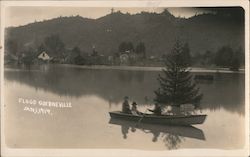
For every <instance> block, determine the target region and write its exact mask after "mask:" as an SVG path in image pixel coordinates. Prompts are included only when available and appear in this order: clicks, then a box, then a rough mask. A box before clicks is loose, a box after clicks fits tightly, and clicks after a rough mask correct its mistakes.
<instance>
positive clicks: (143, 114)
mask: <svg viewBox="0 0 250 157" xmlns="http://www.w3.org/2000/svg"><path fill="white" fill-rule="evenodd" d="M147 111H148V109H146V111H145V112H144V113H142V117H141V118H140V119H139V121H138V122H137V123H136V124H135V126H136V127H137V126H138V125H139V124H140V123H141V121H142V119H143V118H144V116H145V114H146V112H147Z"/></svg>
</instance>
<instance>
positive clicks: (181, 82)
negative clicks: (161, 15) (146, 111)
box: [155, 41, 202, 107]
mask: <svg viewBox="0 0 250 157" xmlns="http://www.w3.org/2000/svg"><path fill="white" fill-rule="evenodd" d="M186 49H187V48H184V47H183V46H182V45H181V43H180V42H179V41H177V42H176V43H175V45H174V47H173V49H172V52H171V53H170V54H169V55H167V56H166V57H165V58H164V60H165V68H164V69H163V75H159V76H158V81H159V83H160V87H159V88H158V90H156V91H155V94H156V98H155V101H156V102H158V103H160V104H166V105H171V106H176V107H180V105H182V104H193V105H195V107H198V105H199V103H200V100H201V99H202V94H200V92H199V88H197V87H196V84H195V83H194V82H193V79H192V74H191V73H190V71H189V68H188V66H189V63H188V62H189V61H188V60H187V59H186V58H185V56H186V55H183V54H185V53H186V52H185V51H186Z"/></svg>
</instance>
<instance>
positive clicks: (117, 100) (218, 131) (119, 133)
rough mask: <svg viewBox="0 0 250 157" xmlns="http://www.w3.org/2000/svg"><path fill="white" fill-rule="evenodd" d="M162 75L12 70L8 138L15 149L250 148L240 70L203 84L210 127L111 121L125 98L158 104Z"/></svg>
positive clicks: (8, 87) (7, 92) (64, 69)
mask: <svg viewBox="0 0 250 157" xmlns="http://www.w3.org/2000/svg"><path fill="white" fill-rule="evenodd" d="M158 74H159V72H157V71H129V70H114V69H113V70H108V69H105V70H98V69H86V68H85V69H82V68H77V67H67V66H53V65H50V66H40V67H35V68H33V67H32V68H30V69H26V68H19V69H15V70H13V69H12V70H10V69H8V70H5V84H4V85H5V86H4V88H5V89H4V92H5V114H6V116H5V117H6V119H5V135H6V143H7V145H8V146H9V147H14V148H130V149H147V150H165V149H177V148H221V149H238V148H242V147H243V146H244V142H245V141H244V135H245V134H244V127H245V126H244V112H245V110H244V105H245V103H244V94H245V93H244V91H245V89H244V88H245V85H244V81H245V79H244V77H245V75H244V74H240V73H209V74H210V75H213V76H214V81H200V82H198V85H199V87H200V91H201V92H202V93H203V94H204V98H203V100H202V102H201V107H202V109H203V110H202V113H205V114H207V115H208V117H207V120H206V121H205V123H204V124H202V125H195V126H193V127H180V126H179V127H177V126H176V127H173V126H158V125H149V124H139V125H136V123H134V122H126V121H119V120H110V117H109V114H108V112H109V111H115V110H120V109H121V103H122V100H123V97H124V96H129V98H130V102H132V101H136V102H137V103H138V104H139V110H141V111H142V112H145V111H146V109H147V108H152V105H151V104H152V100H153V98H154V90H156V89H157V88H158V82H157V80H156V78H157V75H158ZM193 74H194V75H196V74H198V73H193ZM199 74H203V73H199ZM204 74H206V73H204ZM19 98H24V99H32V100H36V101H37V102H38V101H39V100H40V101H51V102H58V101H59V102H70V103H71V106H72V107H65V108H59V107H57V108H56V107H41V106H39V105H37V104H35V105H34V104H27V103H26V104H25V103H20V102H19ZM25 107H29V108H37V109H39V108H43V109H49V110H50V114H34V113H33V112H30V111H27V110H24V108H25Z"/></svg>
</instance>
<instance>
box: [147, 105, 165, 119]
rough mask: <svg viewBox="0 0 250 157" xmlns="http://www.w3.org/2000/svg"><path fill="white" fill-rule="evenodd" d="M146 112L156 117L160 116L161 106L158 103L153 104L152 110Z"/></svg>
mask: <svg viewBox="0 0 250 157" xmlns="http://www.w3.org/2000/svg"><path fill="white" fill-rule="evenodd" d="M148 110H149V111H150V112H153V113H154V114H155V115H158V116H159V115H161V114H162V109H161V106H160V105H159V104H158V103H155V108H154V109H153V110H151V109H148Z"/></svg>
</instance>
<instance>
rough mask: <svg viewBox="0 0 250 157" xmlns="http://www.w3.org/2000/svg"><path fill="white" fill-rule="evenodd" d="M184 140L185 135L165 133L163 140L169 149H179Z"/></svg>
mask: <svg viewBox="0 0 250 157" xmlns="http://www.w3.org/2000/svg"><path fill="white" fill-rule="evenodd" d="M183 140H184V137H181V136H178V135H174V134H165V135H164V138H163V141H164V143H165V146H166V147H167V148H168V149H177V148H179V147H180V144H181V142H182V141H183Z"/></svg>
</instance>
